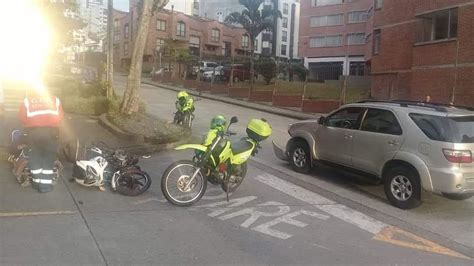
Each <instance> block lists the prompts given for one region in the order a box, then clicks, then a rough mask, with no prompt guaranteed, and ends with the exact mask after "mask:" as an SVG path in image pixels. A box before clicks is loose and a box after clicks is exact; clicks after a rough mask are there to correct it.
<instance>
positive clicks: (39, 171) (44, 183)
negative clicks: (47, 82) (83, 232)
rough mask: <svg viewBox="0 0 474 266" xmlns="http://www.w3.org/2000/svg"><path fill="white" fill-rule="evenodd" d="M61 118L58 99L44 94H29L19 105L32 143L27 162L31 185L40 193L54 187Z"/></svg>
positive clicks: (60, 107) (22, 119)
mask: <svg viewBox="0 0 474 266" xmlns="http://www.w3.org/2000/svg"><path fill="white" fill-rule="evenodd" d="M63 117H64V112H63V109H62V105H61V102H60V101H59V99H58V98H57V97H55V96H50V95H48V94H46V93H38V92H33V93H30V94H29V95H28V96H27V97H26V98H25V99H24V101H23V104H22V106H21V107H20V120H21V122H22V124H23V127H24V128H25V130H26V133H27V136H28V142H29V144H30V146H31V154H30V157H29V159H28V164H29V168H30V171H31V174H32V180H31V181H32V186H33V188H35V189H36V190H38V191H39V192H49V191H52V190H53V177H54V176H53V175H54V171H53V169H54V161H55V160H56V154H57V150H58V138H59V124H60V123H61V121H62V119H63Z"/></svg>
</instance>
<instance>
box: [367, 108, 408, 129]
mask: <svg viewBox="0 0 474 266" xmlns="http://www.w3.org/2000/svg"><path fill="white" fill-rule="evenodd" d="M361 130H362V131H369V132H376V133H381V134H389V135H401V134H402V128H401V126H400V124H399V123H398V120H397V118H396V117H395V115H394V114H393V113H392V112H390V111H387V110H382V109H369V110H368V111H367V114H366V115H365V118H364V121H363V122H362V126H361Z"/></svg>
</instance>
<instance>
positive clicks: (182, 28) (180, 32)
mask: <svg viewBox="0 0 474 266" xmlns="http://www.w3.org/2000/svg"><path fill="white" fill-rule="evenodd" d="M176 35H177V36H180V37H185V36H186V24H184V22H182V21H180V22H178V23H177V24H176Z"/></svg>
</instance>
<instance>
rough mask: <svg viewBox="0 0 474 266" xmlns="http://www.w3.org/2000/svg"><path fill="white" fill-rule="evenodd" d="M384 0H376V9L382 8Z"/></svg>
mask: <svg viewBox="0 0 474 266" xmlns="http://www.w3.org/2000/svg"><path fill="white" fill-rule="evenodd" d="M382 7H383V0H375V9H382Z"/></svg>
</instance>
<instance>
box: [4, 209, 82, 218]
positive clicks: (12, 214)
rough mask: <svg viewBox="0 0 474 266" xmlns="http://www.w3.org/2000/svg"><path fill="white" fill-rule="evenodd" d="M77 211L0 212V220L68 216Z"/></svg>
mask: <svg viewBox="0 0 474 266" xmlns="http://www.w3.org/2000/svg"><path fill="white" fill-rule="evenodd" d="M76 213H77V211H45V212H0V218H6V217H25V216H44V215H69V214H76Z"/></svg>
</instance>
